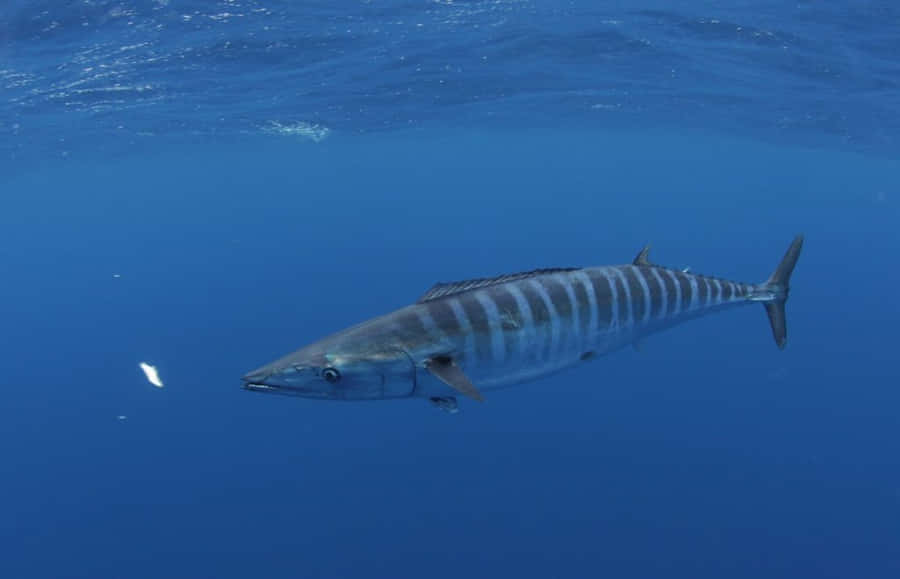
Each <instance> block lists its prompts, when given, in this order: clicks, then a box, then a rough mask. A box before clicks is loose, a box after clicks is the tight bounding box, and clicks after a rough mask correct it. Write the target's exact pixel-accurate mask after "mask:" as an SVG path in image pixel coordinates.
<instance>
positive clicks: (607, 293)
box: [591, 267, 619, 333]
mask: <svg viewBox="0 0 900 579" xmlns="http://www.w3.org/2000/svg"><path fill="white" fill-rule="evenodd" d="M595 273H596V274H597V276H596V277H592V278H591V285H592V286H593V288H594V295H595V297H596V299H597V314H598V316H599V320H598V323H599V328H598V331H599V332H602V333H607V332H618V331H619V291H618V290H617V289H616V281H615V279H613V276H612V275H611V274H610V272H609V268H606V267H603V268H599V269H597V270H596V272H595Z"/></svg>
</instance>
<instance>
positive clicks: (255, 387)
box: [241, 382, 281, 392]
mask: <svg viewBox="0 0 900 579" xmlns="http://www.w3.org/2000/svg"><path fill="white" fill-rule="evenodd" d="M241 388H243V389H244V390H250V391H252V392H275V391H278V390H280V389H281V388H279V387H278V386H269V385H268V384H260V383H258V382H244V383H242V384H241Z"/></svg>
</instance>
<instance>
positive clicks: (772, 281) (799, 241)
mask: <svg viewBox="0 0 900 579" xmlns="http://www.w3.org/2000/svg"><path fill="white" fill-rule="evenodd" d="M802 248H803V236H802V235H798V236H797V237H795V238H794V241H792V242H791V245H790V247H788V250H787V252H786V253H785V254H784V257H783V258H782V259H781V263H779V264H778V267H776V268H775V271H774V272H772V275H770V276H769V279H768V280H766V282H765V283H763V284H760V285H759V286H757V288H758V293H757V295H756V296H755V299H758V300H759V301H761V302H763V307H764V308H766V315H767V316H768V317H769V325H771V326H772V336H773V337H774V338H775V343H776V344H777V345H778V347H779V348H784V346H785V344H786V343H787V318H786V316H785V313H784V303H785V302H786V301H787V299H788V293H789V291H790V281H791V273H793V271H794V266H795V265H797V258H798V257H800V250H801V249H802Z"/></svg>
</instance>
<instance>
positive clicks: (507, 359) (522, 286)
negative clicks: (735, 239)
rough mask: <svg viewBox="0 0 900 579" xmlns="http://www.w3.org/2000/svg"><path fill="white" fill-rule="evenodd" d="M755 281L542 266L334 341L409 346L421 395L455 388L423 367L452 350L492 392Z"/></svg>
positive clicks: (626, 268)
mask: <svg viewBox="0 0 900 579" xmlns="http://www.w3.org/2000/svg"><path fill="white" fill-rule="evenodd" d="M754 287H755V286H752V285H749V284H742V283H737V282H732V281H726V280H722V279H717V278H712V277H706V276H701V275H694V274H690V273H686V272H682V271H678V270H673V269H668V268H663V267H658V266H645V265H621V266H605V267H591V268H583V269H573V270H563V271H554V272H550V273H542V274H539V275H535V276H532V277H527V278H525V279H518V280H514V281H509V282H505V283H500V284H496V285H490V286H487V287H482V288H478V289H472V290H468V291H464V292H461V293H457V294H453V295H448V296H445V297H440V298H437V299H433V300H430V301H425V302H422V303H416V304H413V305H410V306H407V307H405V308H402V309H400V310H397V311H395V312H393V313H391V314H388V315H386V316H382V317H380V318H376V319H374V320H371V321H369V322H365V323H363V324H361V325H360V326H357V327H355V328H351V329H349V330H346V331H345V332H341V333H339V334H336V335H335V336H332V338H330V339H326V340H325V342H324V347H325V348H326V349H328V348H329V344H328V342H330V341H331V340H340V341H346V340H350V341H353V342H356V343H360V342H362V343H366V342H370V348H371V349H373V350H374V349H377V348H383V347H384V345H385V344H389V345H390V347H391V348H397V349H401V350H403V351H404V352H406V353H408V355H409V356H410V358H411V359H412V360H413V361H414V362H415V365H416V367H417V368H419V369H420V370H419V371H417V372H416V386H415V390H414V392H413V393H412V395H414V396H429V397H430V396H440V395H449V394H450V393H451V392H450V390H449V388H447V387H446V386H445V385H444V384H442V383H441V382H439V381H437V380H435V379H433V378H432V377H431V376H429V375H428V374H427V372H422V371H421V368H422V367H423V364H424V361H425V360H428V359H429V358H431V357H434V356H450V357H452V358H453V359H454V360H455V361H456V363H457V364H458V365H459V366H460V367H461V368H462V370H463V371H464V372H465V374H466V375H467V376H469V377H470V378H471V380H472V381H473V382H474V383H476V384H478V387H479V388H480V389H483V390H489V389H491V388H499V387H503V386H508V385H511V384H515V383H518V382H523V381H526V380H530V379H534V378H537V377H540V376H544V375H547V374H550V373H553V372H556V371H558V370H561V369H563V368H566V367H568V366H572V365H575V364H578V363H580V362H582V361H584V360H588V359H591V358H593V357H595V356H598V355H602V354H605V353H607V352H611V351H613V350H616V349H618V348H621V347H623V346H626V345H628V344H630V343H633V342H636V341H637V340H639V339H640V338H642V337H643V336H646V335H647V334H650V333H652V332H654V331H658V330H661V329H664V328H666V327H669V326H672V325H674V324H677V323H679V322H681V321H684V320H687V319H690V318H694V317H697V316H700V315H703V314H705V313H708V312H710V311H713V310H717V309H721V308H724V307H728V306H732V305H738V304H744V303H749V299H750V297H751V294H752V292H753V289H754Z"/></svg>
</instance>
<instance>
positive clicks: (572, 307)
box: [553, 274, 584, 355]
mask: <svg viewBox="0 0 900 579" xmlns="http://www.w3.org/2000/svg"><path fill="white" fill-rule="evenodd" d="M553 279H554V280H556V282H557V283H558V284H559V285H561V286H562V288H563V290H564V291H565V293H566V300H568V304H569V307H568V312H569V314H568V315H569V319H565V317H563V323H564V324H565V327H566V328H567V329H568V330H569V331H568V332H566V333H567V334H568V335H569V338H570V339H569V340H568V343H567V344H566V345H567V347H568V349H569V350H572V351H577V352H578V354H579V355H580V354H581V351H582V350H584V345H583V341H582V340H583V338H582V332H581V311H580V310H579V305H580V304H579V302H578V299H577V298H576V296H575V286H574V283H573V279H572V276H571V275H562V274H555V275H554V276H553Z"/></svg>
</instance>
